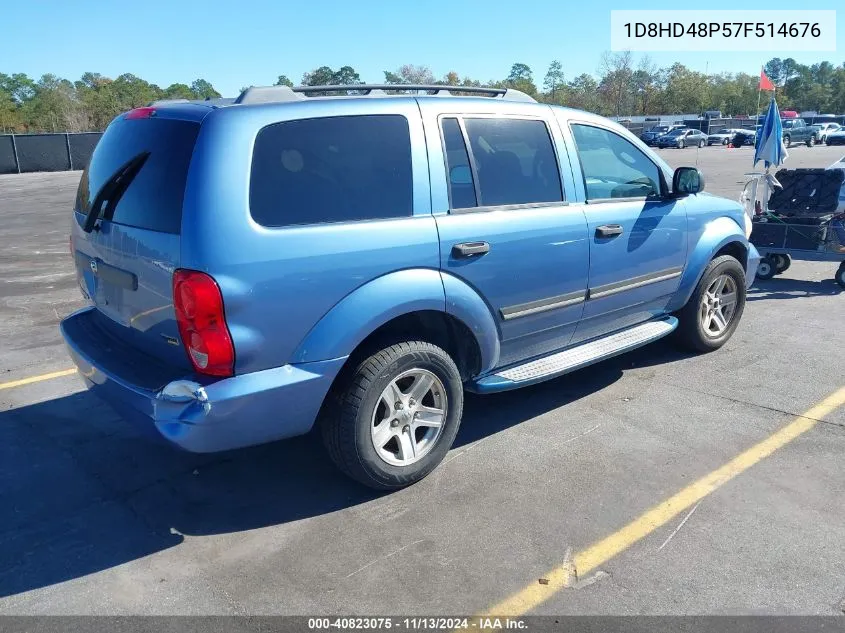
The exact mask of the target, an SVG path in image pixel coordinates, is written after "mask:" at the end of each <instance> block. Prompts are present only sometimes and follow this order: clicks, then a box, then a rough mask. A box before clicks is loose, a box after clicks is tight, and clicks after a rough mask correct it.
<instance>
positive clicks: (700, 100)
mask: <svg viewBox="0 0 845 633" xmlns="http://www.w3.org/2000/svg"><path fill="white" fill-rule="evenodd" d="M708 92H709V86H708V83H707V77H706V76H705V75H704V74H703V73H699V72H695V71H692V70H690V69H689V68H687V67H686V66H684V65H683V64H681V63H679V62H675V63H674V64H672V66H671V67H670V68H669V69H668V71H667V73H666V88H665V90H664V92H663V103H662V109H663V110H664V112H665V113H666V114H697V113H700V112H703V111H704V110H705V109H706V108H707V106H708V105H710V103H709V99H708V97H709V95H708Z"/></svg>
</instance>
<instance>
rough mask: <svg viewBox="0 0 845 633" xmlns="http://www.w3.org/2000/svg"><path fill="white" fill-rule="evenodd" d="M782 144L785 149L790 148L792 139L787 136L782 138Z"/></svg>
mask: <svg viewBox="0 0 845 633" xmlns="http://www.w3.org/2000/svg"><path fill="white" fill-rule="evenodd" d="M783 144H784V147H786V148H789V147H791V146H792V139H791V138H790V137H788V136H784V137H783Z"/></svg>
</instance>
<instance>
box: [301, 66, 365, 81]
mask: <svg viewBox="0 0 845 633" xmlns="http://www.w3.org/2000/svg"><path fill="white" fill-rule="evenodd" d="M359 83H361V77H360V76H359V75H358V73H357V72H355V69H354V68H352V66H341V67H340V68H338V69H337V70H332V69H331V68H330V67H329V66H320V67H319V68H315V69H314V70H312V71H311V72H308V73H305V74H304V75H302V85H304V86H347V85H350V84H359Z"/></svg>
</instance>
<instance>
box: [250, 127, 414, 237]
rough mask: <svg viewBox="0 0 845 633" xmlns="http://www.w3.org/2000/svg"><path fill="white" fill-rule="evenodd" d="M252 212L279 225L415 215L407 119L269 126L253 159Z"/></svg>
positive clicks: (262, 221) (267, 223)
mask: <svg viewBox="0 0 845 633" xmlns="http://www.w3.org/2000/svg"><path fill="white" fill-rule="evenodd" d="M250 211H251V213H252V217H253V218H254V219H255V221H256V222H258V223H259V224H262V225H264V226H273V227H275V226H290V225H297V224H315V223H324V222H349V221H354V220H373V219H383V218H397V217H406V216H410V215H412V214H413V186H412V176H411V139H410V133H409V129H408V121H407V120H406V119H405V117H403V116H401V115H381V114H379V115H362V116H344V117H326V118H320V119H303V120H298V121H285V122H282V123H275V124H273V125H269V126H267V127H265V128H263V129H262V130H261V131H259V133H258V136H257V137H256V140H255V151H254V153H253V157H252V176H251V179H250Z"/></svg>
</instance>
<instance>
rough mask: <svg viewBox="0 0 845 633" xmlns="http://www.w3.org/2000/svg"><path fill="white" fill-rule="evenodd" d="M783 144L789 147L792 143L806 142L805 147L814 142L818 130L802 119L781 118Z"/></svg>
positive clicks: (810, 145)
mask: <svg viewBox="0 0 845 633" xmlns="http://www.w3.org/2000/svg"><path fill="white" fill-rule="evenodd" d="M781 125H782V126H783V144H784V145H786V146H787V147H789V146H790V145H791V144H792V143H806V145H807V147H812V146H813V145H815V144H816V140H818V139H817V138H816V135H817V134H818V131H817V130H816V129H815V128H812V127H810V126H809V125H807V122H806V121H804V119H782V120H781Z"/></svg>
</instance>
